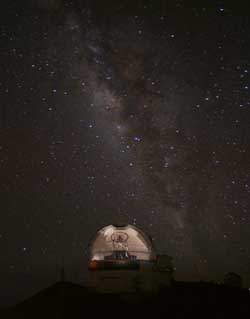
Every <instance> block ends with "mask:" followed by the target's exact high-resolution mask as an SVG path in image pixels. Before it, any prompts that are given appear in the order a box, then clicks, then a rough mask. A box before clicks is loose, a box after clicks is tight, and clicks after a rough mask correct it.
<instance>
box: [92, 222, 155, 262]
mask: <svg viewBox="0 0 250 319" xmlns="http://www.w3.org/2000/svg"><path fill="white" fill-rule="evenodd" d="M154 258H155V253H154V249H153V245H152V241H151V239H150V238H149V237H148V236H147V235H145V234H144V233H143V232H142V231H141V230H140V229H138V228H137V227H135V226H132V225H126V226H115V225H109V226H106V227H104V228H102V229H100V230H99V231H98V232H97V234H96V236H95V238H94V239H93V241H92V243H91V245H90V261H151V260H154Z"/></svg>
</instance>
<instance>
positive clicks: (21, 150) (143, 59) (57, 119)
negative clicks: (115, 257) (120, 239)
mask: <svg viewBox="0 0 250 319" xmlns="http://www.w3.org/2000/svg"><path fill="white" fill-rule="evenodd" d="M246 8H247V5H244V4H243V2H242V4H234V5H230V3H229V2H226V1H224V2H222V1H209V2H208V1H204V2H203V4H199V2H195V1H191V2H190V3H189V4H186V2H184V1H170V2H169V3H167V2H164V1H156V2H154V4H153V2H147V1H135V2H134V3H133V5H132V4H131V5H129V4H126V2H125V1H108V2H107V3H105V5H104V4H101V3H99V2H98V1H91V2H88V1H59V0H58V1H56V0H54V1H38V0H37V1H26V2H25V4H20V3H19V2H18V1H12V3H11V4H10V3H7V2H6V4H5V3H3V4H2V10H1V13H0V14H1V21H2V23H1V29H0V43H1V46H0V47H1V50H0V57H1V72H0V74H1V78H0V99H1V100H0V101H1V110H0V111H1V113H0V117H1V132H0V171H1V180H0V194H1V203H2V213H1V217H0V247H1V251H4V254H2V255H1V257H0V258H1V259H0V260H1V268H0V269H1V281H3V283H4V284H3V287H4V289H5V290H4V291H6V289H7V290H8V289H9V291H11V289H12V287H13V286H14V285H15V284H16V282H22V281H25V282H27V287H26V290H27V292H24V290H22V289H21V288H20V292H19V291H17V292H16V294H17V295H16V297H15V298H17V299H18V298H21V297H22V296H24V294H29V293H30V291H31V290H32V289H33V290H34V289H37V288H39V287H43V286H46V283H50V282H53V281H55V280H56V279H57V277H58V271H59V268H60V264H61V260H62V257H64V260H65V267H66V273H67V276H68V278H69V279H70V280H73V281H76V282H82V281H83V280H84V276H85V275H86V270H85V269H86V260H87V249H88V243H89V241H90V239H91V238H92V237H93V235H94V234H95V232H96V231H97V229H98V228H100V227H102V226H104V225H106V224H112V223H119V222H122V223H130V224H136V225H137V226H138V227H140V228H142V229H144V230H145V231H146V232H147V233H149V234H150V235H151V236H152V238H153V240H154V244H155V247H156V248H157V250H158V251H159V252H165V253H167V254H169V255H171V256H173V258H174V264H175V266H176V274H177V278H181V279H185V280H192V279H193V278H194V279H198V280H199V279H202V280H221V279H222V278H223V274H224V273H226V272H229V271H235V272H238V273H240V274H241V275H242V276H243V279H244V280H245V284H249V283H250V276H249V274H250V269H249V262H250V251H249V249H250V247H249V242H250V232H249V226H250V215H249V209H250V207H249V204H250V200H249V196H250V165H249V156H250V154H249V145H250V137H249V136H250V134H249V133H250V126H249V119H250V114H249V112H250V111H249V108H250V60H249V49H250V39H249V28H250V21H249V17H248V14H247V10H246ZM1 293H2V294H3V292H1ZM7 297H8V296H7ZM7 297H6V298H7Z"/></svg>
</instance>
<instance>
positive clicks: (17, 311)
mask: <svg viewBox="0 0 250 319" xmlns="http://www.w3.org/2000/svg"><path fill="white" fill-rule="evenodd" d="M143 315H145V316H146V317H148V316H151V317H152V318H153V317H154V318H169V317H171V318H199V319H200V318H210V319H211V318H220V319H221V318H250V292H249V291H248V290H240V289H229V288H225V287H222V286H217V285H213V284H201V283H199V284H191V283H189V284H187V283H185V284H184V283H179V284H176V285H175V286H174V287H171V288H169V289H167V290H163V291H162V292H161V293H160V294H158V295H154V296H149V295H147V296H135V295H133V296H132V295H131V296H121V295H98V294H95V293H93V292H91V291H90V290H88V289H87V288H84V287H81V286H78V285H74V284H71V283H65V282H63V283H57V284H55V285H53V286H51V287H49V288H47V289H45V290H43V291H41V292H39V293H38V294H36V295H35V296H33V297H32V298H30V299H28V300H26V301H24V302H22V303H20V304H18V305H16V306H15V307H12V308H9V309H7V310H5V311H4V312H2V313H1V319H2V318H3V319H5V318H26V319H29V318H36V319H39V318H90V317H95V316H105V317H106V316H108V317H117V316H119V318H128V317H130V318H133V317H137V318H141V317H142V316H143Z"/></svg>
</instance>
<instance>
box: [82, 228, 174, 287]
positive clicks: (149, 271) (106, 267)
mask: <svg viewBox="0 0 250 319" xmlns="http://www.w3.org/2000/svg"><path fill="white" fill-rule="evenodd" d="M88 269H89V285H90V286H91V287H92V288H93V289H95V290H96V291H98V292H100V293H135V292H141V293H143V292H145V293H146V292H156V291H158V290H159V288H160V287H161V286H169V285H170V284H171V282H172V280H173V267H172V258H171V257H169V256H167V255H164V256H163V255H160V256H157V255H156V254H155V250H154V247H153V243H152V240H151V239H150V237H148V236H147V235H146V234H145V233H143V232H142V231H141V230H140V229H138V228H137V227H135V226H132V225H123V226H115V225H109V226H106V227H104V228H102V229H100V230H99V231H98V232H97V234H96V236H95V238H94V239H93V241H92V242H91V244H90V256H89V264H88Z"/></svg>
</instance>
